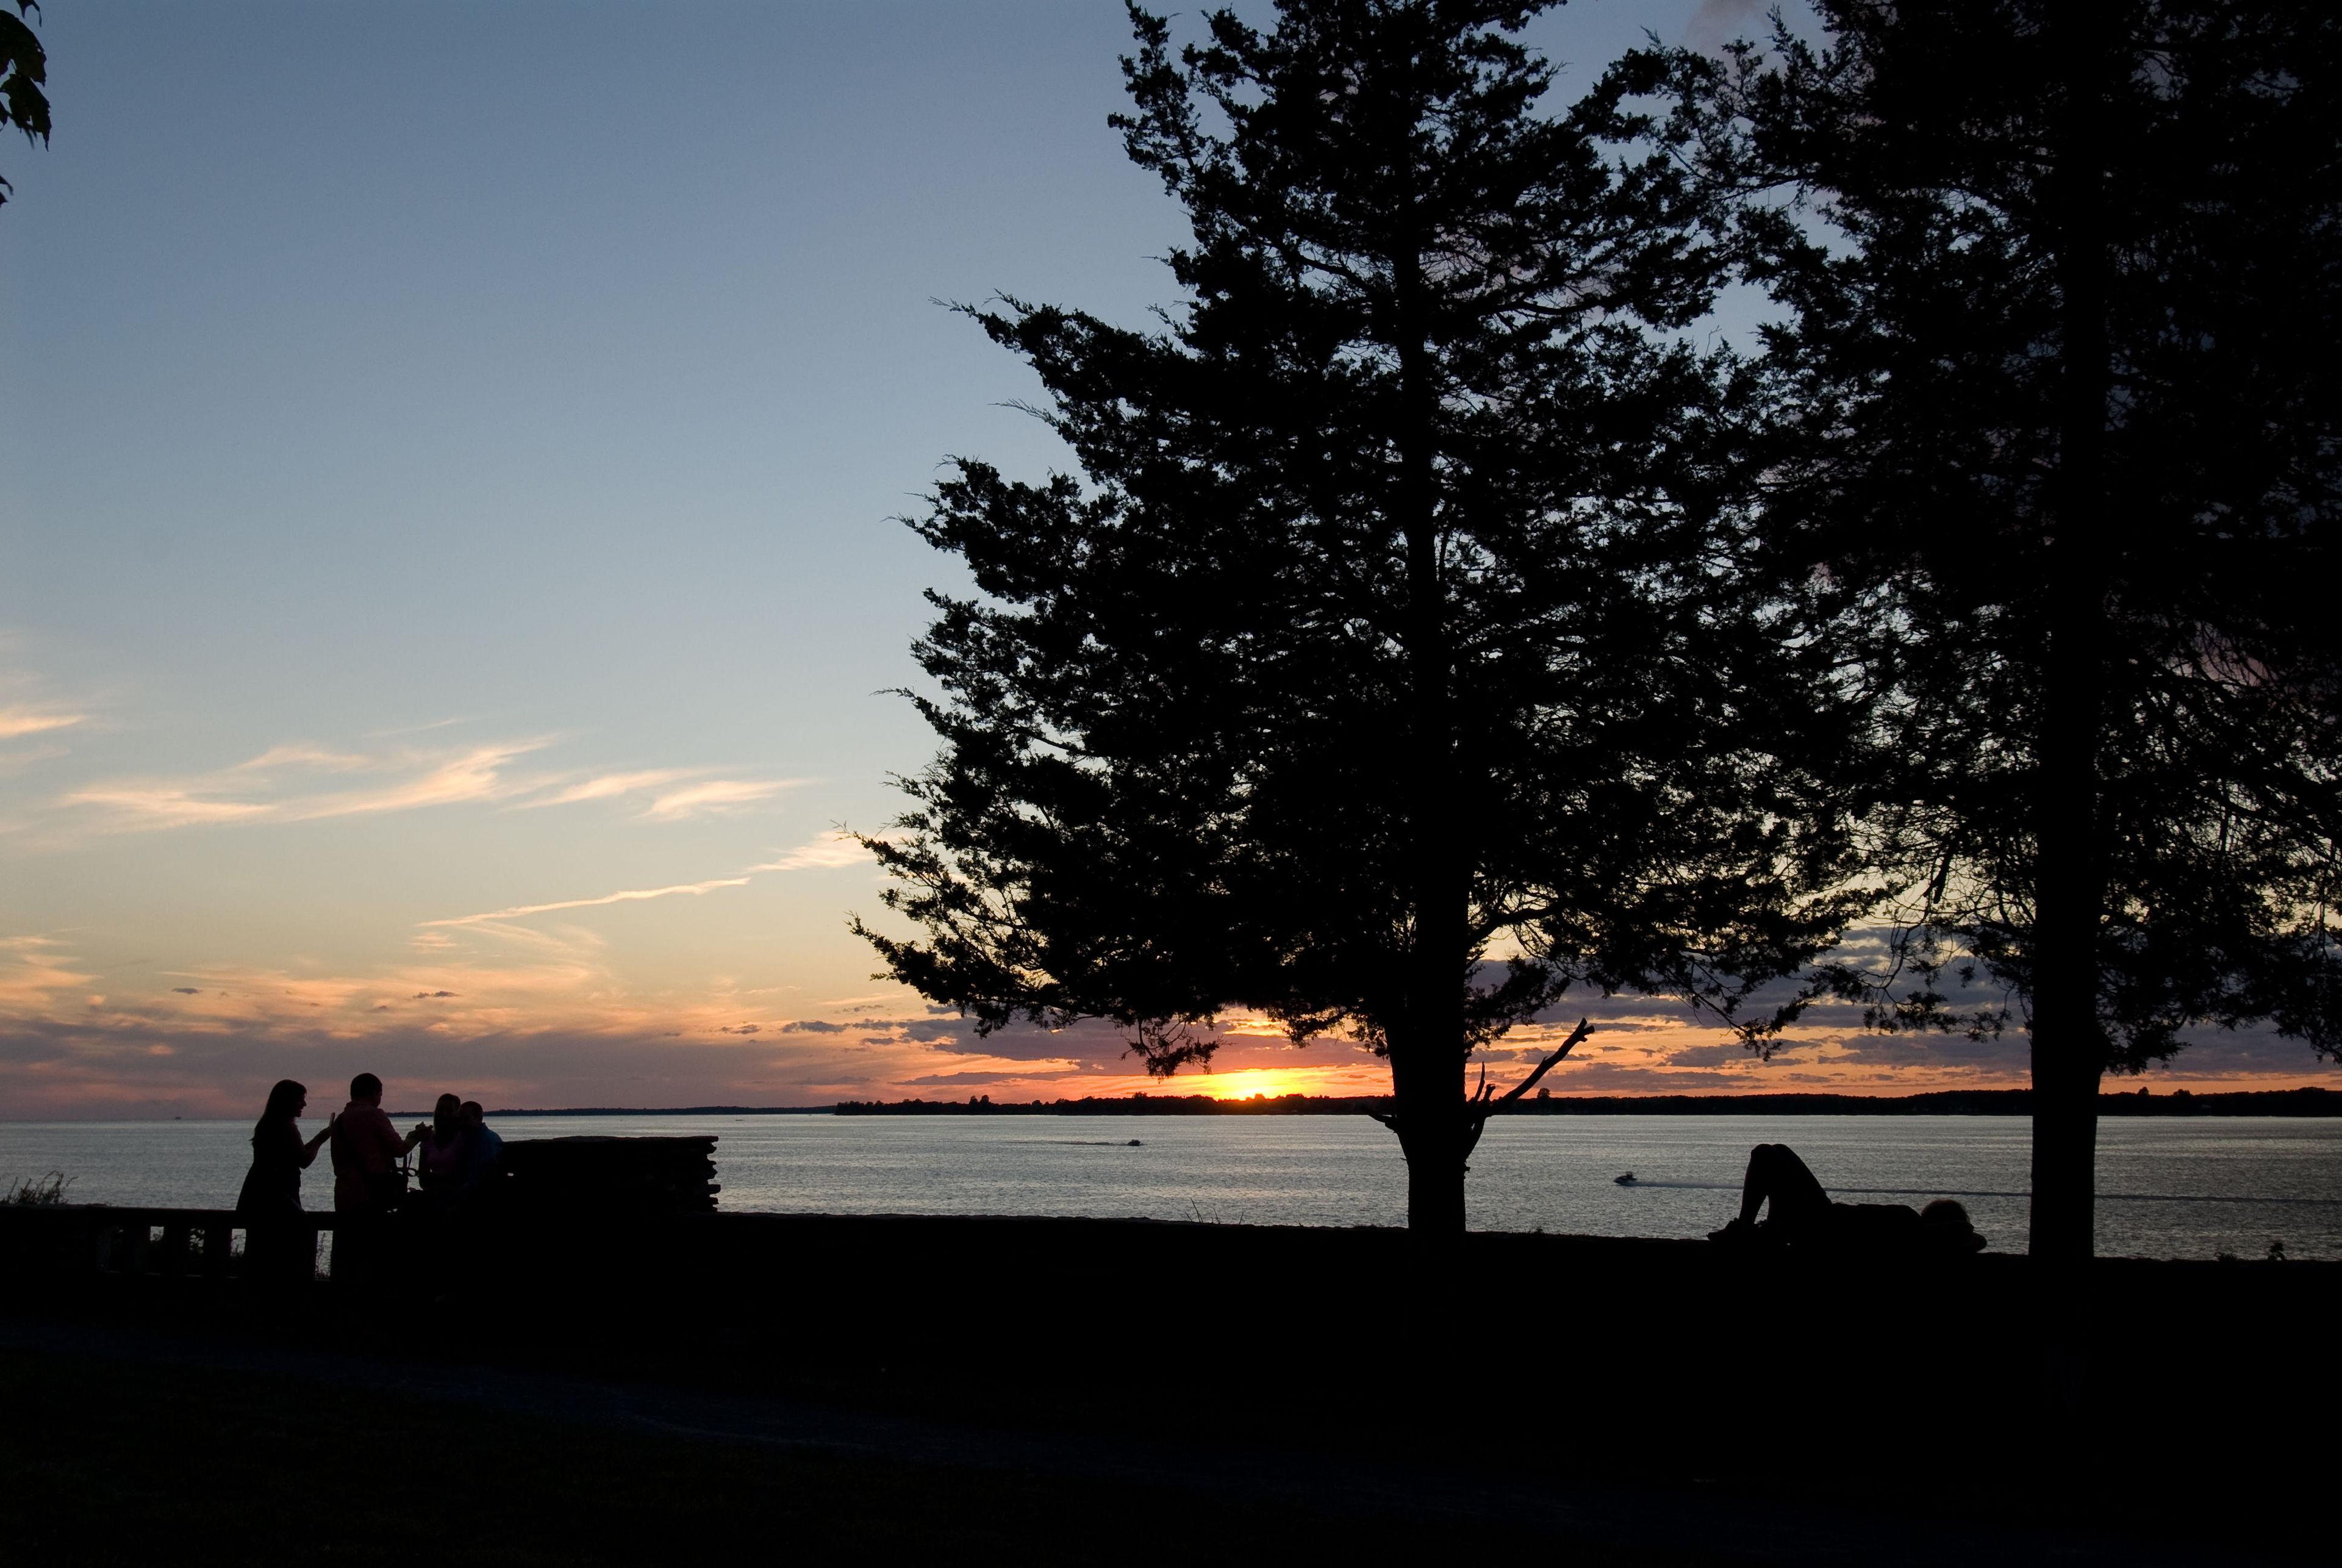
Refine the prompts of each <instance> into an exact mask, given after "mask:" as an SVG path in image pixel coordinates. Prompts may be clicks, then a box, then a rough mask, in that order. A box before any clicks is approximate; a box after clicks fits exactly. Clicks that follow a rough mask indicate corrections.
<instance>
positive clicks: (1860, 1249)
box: [1707, 1144, 1984, 1257]
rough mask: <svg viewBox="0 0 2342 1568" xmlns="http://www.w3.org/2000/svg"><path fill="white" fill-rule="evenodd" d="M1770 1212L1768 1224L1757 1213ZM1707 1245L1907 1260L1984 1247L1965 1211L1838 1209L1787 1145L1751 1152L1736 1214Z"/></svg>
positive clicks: (1941, 1201) (1949, 1204) (1937, 1205)
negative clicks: (1891, 1255)
mask: <svg viewBox="0 0 2342 1568" xmlns="http://www.w3.org/2000/svg"><path fill="white" fill-rule="evenodd" d="M1768 1204H1769V1205H1770V1211H1769V1213H1767V1215H1766V1217H1765V1218H1764V1219H1762V1220H1759V1219H1758V1218H1757V1214H1758V1213H1759V1211H1762V1210H1765V1209H1766V1208H1767V1205H1768ZM1707 1239H1708V1240H1710V1241H1712V1242H1726V1243H1740V1244H1756V1243H1770V1244H1774V1245H1787V1246H1792V1247H1797V1248H1799V1249H1801V1250H1812V1251H1817V1252H1818V1251H1828V1252H1839V1253H1915V1254H1924V1255H1927V1256H1936V1257H1963V1256H1966V1255H1967V1253H1974V1252H1980V1251H1982V1250H1983V1248H1984V1238H1983V1237H1982V1236H1980V1235H1978V1234H1977V1231H1976V1226H1975V1225H1974V1224H1972V1223H1969V1220H1968V1212H1967V1207H1966V1206H1965V1205H1964V1204H1962V1203H1959V1202H1957V1200H1955V1199H1952V1198H1937V1200H1936V1201H1935V1202H1933V1203H1929V1204H1928V1205H1927V1207H1926V1208H1924V1209H1915V1208H1912V1207H1911V1206H1910V1205H1909V1204H1908V1203H1832V1202H1831V1201H1830V1195H1829V1193H1827V1192H1825V1191H1823V1189H1822V1184H1821V1183H1820V1182H1819V1181H1817V1180H1816V1179H1815V1176H1814V1174H1813V1172H1812V1171H1810V1170H1808V1169H1807V1168H1806V1163H1805V1162H1804V1161H1803V1160H1801V1159H1799V1158H1797V1151H1795V1150H1794V1149H1791V1148H1790V1147H1789V1146H1788V1145H1787V1144H1757V1146H1756V1147H1755V1148H1753V1149H1751V1150H1749V1151H1748V1169H1747V1171H1746V1173H1745V1174H1743V1175H1742V1177H1741V1180H1740V1213H1739V1215H1738V1217H1737V1218H1736V1219H1734V1220H1733V1221H1732V1223H1730V1224H1727V1225H1726V1226H1725V1227H1724V1229H1722V1230H1720V1231H1711V1232H1709V1233H1708V1238H1707Z"/></svg>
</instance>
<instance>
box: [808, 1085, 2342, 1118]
mask: <svg viewBox="0 0 2342 1568" xmlns="http://www.w3.org/2000/svg"><path fill="white" fill-rule="evenodd" d="M1390 1104H1391V1103H1390V1096H1388V1095H1387V1094H1348V1095H1344V1094H1253V1095H1249V1096H1247V1097H1246V1098H1244V1099H1240V1100H1238V1099H1215V1098H1213V1097H1212V1096H1211V1095H1209V1094H1133V1095H1116V1096H1112V1097H1099V1096H1095V1095H1091V1096H1085V1097H1084V1098H1082V1099H1079V1100H1002V1101H998V1102H996V1101H994V1100H993V1098H992V1097H991V1096H990V1095H988V1094H987V1095H984V1096H981V1097H976V1098H970V1099H967V1100H843V1101H840V1102H839V1103H838V1104H837V1107H836V1114H838V1115H840V1116H1373V1115H1377V1114H1387V1113H1388V1112H1389V1110H1390ZM1514 1109H1515V1110H1516V1112H1517V1113H1518V1114H1522V1115H1532V1116H2030V1115H2031V1114H2033V1092H2032V1091H2031V1090H2030V1089H1939V1090H1935V1091H1931V1092H1929V1093H1927V1094H1877V1095H1871V1094H1557V1095H1551V1096H1547V1097H1545V1098H1540V1099H1527V1100H1523V1101H1521V1102H1520V1103H1519V1104H1517V1105H1516V1106H1515V1107H1514ZM2097 1113H2098V1114H2099V1115H2101V1116H2342V1092H2337V1091H2335V1090H2332V1089H2319V1088H2300V1089H2238V1090H2213V1091H2210V1092H2207V1093H2205V1094H2195V1093H2193V1092H2191V1091H2189V1090H2187V1089H2177V1090H2173V1091H2171V1092H2170V1093H2168V1094H2149V1093H2148V1092H2147V1090H2145V1089H2139V1090H2137V1091H2135V1092H2133V1093H2130V1094H2100V1095H2099V1096H2098V1106H2097Z"/></svg>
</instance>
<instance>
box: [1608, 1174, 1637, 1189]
mask: <svg viewBox="0 0 2342 1568" xmlns="http://www.w3.org/2000/svg"><path fill="white" fill-rule="evenodd" d="M1610 1179H1611V1180H1612V1181H1614V1182H1616V1183H1618V1184H1619V1185H1620V1186H1622V1187H1631V1186H1633V1185H1634V1184H1635V1173H1634V1172H1632V1171H1629V1172H1627V1173H1626V1174H1625V1175H1623V1176H1613V1177H1611V1178H1610Z"/></svg>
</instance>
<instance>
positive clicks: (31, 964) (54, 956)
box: [0, 936, 97, 1010]
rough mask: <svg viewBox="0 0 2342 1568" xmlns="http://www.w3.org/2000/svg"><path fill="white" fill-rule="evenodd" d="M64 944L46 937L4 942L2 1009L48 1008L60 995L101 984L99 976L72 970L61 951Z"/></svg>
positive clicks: (0, 976)
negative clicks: (60, 993) (64, 992)
mask: <svg viewBox="0 0 2342 1568" xmlns="http://www.w3.org/2000/svg"><path fill="white" fill-rule="evenodd" d="M61 945H62V944H60V943H58V942H57V941H56V940H55V939H54V938H52V937H46V936H11V937H7V938H5V939H0V956H5V959H6V960H7V962H5V963H0V1010H15V1009H20V1008H21V1009H45V1008H48V1007H51V1006H54V1005H55V1000H56V994H57V993H59V992H61V991H78V990H82V989H84V988H85V987H87V986H91V985H95V984H97V980H96V977H95V975H89V974H82V973H81V972H80V971H79V970H77V969H74V968H71V967H69V961H68V960H67V959H66V958H65V956H64V954H62V953H60V952H59V951H58V949H59V948H60V946H61Z"/></svg>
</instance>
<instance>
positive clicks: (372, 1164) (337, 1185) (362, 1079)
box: [333, 1073, 422, 1214]
mask: <svg viewBox="0 0 2342 1568" xmlns="http://www.w3.org/2000/svg"><path fill="white" fill-rule="evenodd" d="M333 1131H334V1136H333V1146H334V1209H335V1213H345V1214H384V1213H389V1212H390V1211H391V1210H392V1209H394V1208H396V1207H397V1206H398V1200H399V1199H400V1198H401V1197H403V1196H404V1195H405V1192H406V1175H405V1172H403V1171H401V1170H400V1169H399V1168H398V1163H399V1161H401V1160H403V1159H405V1157H406V1152H407V1151H408V1150H409V1149H412V1148H413V1147H415V1144H416V1143H417V1142H418V1141H419V1137H420V1134H421V1132H422V1129H420V1128H417V1129H416V1130H415V1133H414V1134H409V1135H408V1136H407V1137H405V1138H404V1139H402V1138H400V1137H399V1135H398V1129H397V1128H395V1127H394V1126H392V1125H391V1124H390V1118H389V1117H388V1116H386V1115H385V1114H383V1109H382V1080H381V1079H379V1078H377V1077H375V1075H374V1074H371V1073H361V1074H358V1075H357V1076H356V1077H355V1078H353V1079H351V1080H350V1103H349V1104H347V1105H345V1106H344V1107H342V1114H340V1115H339V1116H337V1117H335V1119H334V1129H333Z"/></svg>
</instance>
